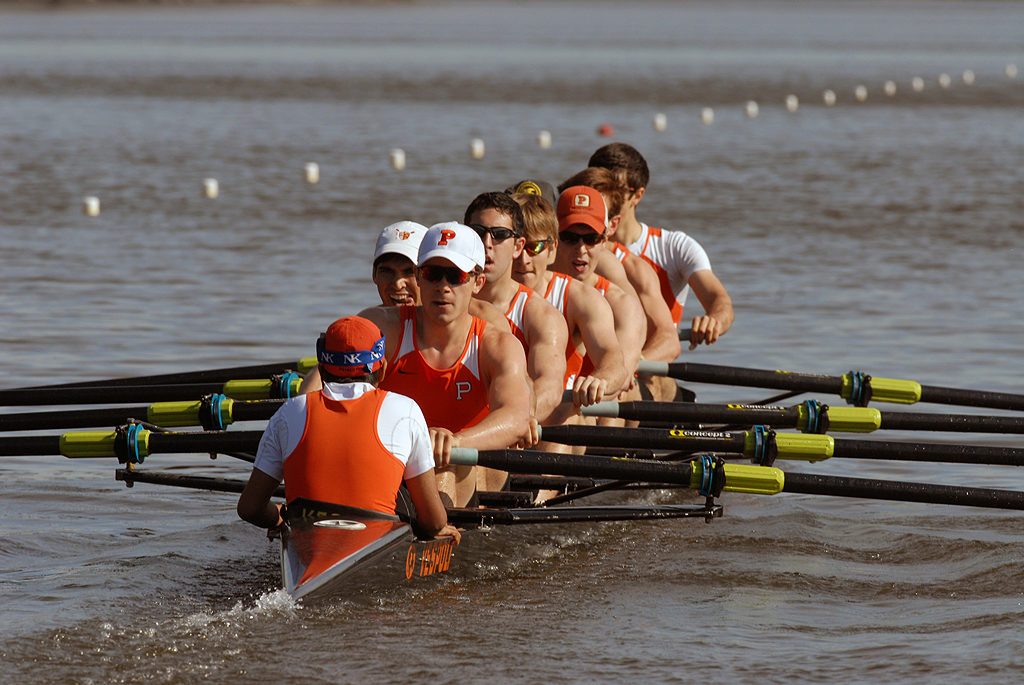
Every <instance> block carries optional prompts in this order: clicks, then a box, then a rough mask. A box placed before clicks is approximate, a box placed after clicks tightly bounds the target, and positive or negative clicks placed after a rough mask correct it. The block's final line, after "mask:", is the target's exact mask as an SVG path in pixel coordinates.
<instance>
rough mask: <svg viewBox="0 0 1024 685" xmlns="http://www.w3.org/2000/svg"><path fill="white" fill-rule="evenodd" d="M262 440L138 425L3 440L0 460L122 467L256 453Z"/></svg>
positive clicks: (253, 434)
mask: <svg viewBox="0 0 1024 685" xmlns="http://www.w3.org/2000/svg"><path fill="white" fill-rule="evenodd" d="M261 437H263V431H233V432H231V433H228V432H223V431H217V432H202V433H199V432H195V433H175V432H157V431H151V430H148V429H145V428H143V427H142V426H139V425H137V424H128V425H126V426H121V427H119V428H117V429H115V430H112V431H74V432H70V433H64V434H63V435H41V436H24V437H22V436H12V437H6V438H0V457H15V456H25V457H27V456H45V455H63V456H65V457H67V458H69V459H92V458H96V457H117V460H118V461H119V462H121V463H122V464H140V463H142V462H143V461H145V459H146V457H148V456H150V455H151V454H179V453H182V454H186V453H193V452H194V453H218V454H229V453H231V452H255V451H256V449H257V447H259V443H260V438H261Z"/></svg>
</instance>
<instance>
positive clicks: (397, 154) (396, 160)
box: [391, 147, 405, 171]
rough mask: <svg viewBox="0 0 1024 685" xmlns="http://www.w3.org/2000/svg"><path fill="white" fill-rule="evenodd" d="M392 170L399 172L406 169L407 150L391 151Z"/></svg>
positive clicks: (398, 148) (397, 148) (396, 149)
mask: <svg viewBox="0 0 1024 685" xmlns="http://www.w3.org/2000/svg"><path fill="white" fill-rule="evenodd" d="M391 168H392V169H395V170H397V171H401V170H402V169H404V168H405V150H403V149H402V148H400V147H396V148H392V149H391Z"/></svg>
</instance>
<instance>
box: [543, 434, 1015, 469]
mask: <svg viewBox="0 0 1024 685" xmlns="http://www.w3.org/2000/svg"><path fill="white" fill-rule="evenodd" d="M541 438H542V439H543V440H547V441H549V442H558V443H561V444H563V445H602V446H604V447H629V448H638V447H640V448H643V447H646V448H649V449H670V450H680V451H685V452H690V453H691V454H693V453H696V452H705V451H713V452H729V453H735V454H742V455H743V456H745V457H747V458H749V459H752V460H754V461H756V462H757V463H760V464H771V463H772V462H773V461H774V460H775V459H776V458H778V459H797V460H801V461H823V460H825V459H828V458H829V457H844V458H852V459H896V460H903V461H936V462H950V463H957V464H997V465H1002V466H1024V449H1021V448H1015V447H990V446H988V445H950V444H943V443H930V442H893V441H881V440H848V439H843V438H833V437H832V436H831V435H807V434H802V433H776V432H775V431H773V430H770V429H765V428H764V427H763V426H755V427H754V430H752V431H742V432H736V433H719V432H715V431H689V430H680V429H676V428H673V429H667V428H613V427H607V426H545V427H544V428H542V429H541Z"/></svg>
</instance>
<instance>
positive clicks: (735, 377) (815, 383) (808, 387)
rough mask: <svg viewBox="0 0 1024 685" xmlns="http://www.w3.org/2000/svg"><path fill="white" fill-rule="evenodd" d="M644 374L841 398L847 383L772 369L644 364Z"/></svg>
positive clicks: (693, 364) (835, 377) (675, 363)
mask: <svg viewBox="0 0 1024 685" xmlns="http://www.w3.org/2000/svg"><path fill="white" fill-rule="evenodd" d="M640 371H642V372H647V373H654V374H659V375H663V376H669V377H671V378H675V379H678V380H681V381H691V382H694V383H717V384H721V385H736V386H741V387H754V388H776V389H778V390H799V391H801V392H815V393H825V394H830V395H839V394H840V393H841V392H842V389H843V379H842V378H841V377H839V376H824V375H821V374H810V373H789V372H788V371H770V370H768V369H746V368H741V367H734V366H720V365H717V364H697V363H693V362H673V363H663V362H640Z"/></svg>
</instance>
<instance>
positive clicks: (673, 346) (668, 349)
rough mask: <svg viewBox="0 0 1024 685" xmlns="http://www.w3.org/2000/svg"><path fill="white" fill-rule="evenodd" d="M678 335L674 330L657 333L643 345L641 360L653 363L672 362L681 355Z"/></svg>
mask: <svg viewBox="0 0 1024 685" xmlns="http://www.w3.org/2000/svg"><path fill="white" fill-rule="evenodd" d="M682 351H683V350H682V346H681V345H680V344H679V334H678V333H677V331H676V329H675V328H672V329H671V330H669V331H660V330H659V331H658V333H657V335H655V336H653V337H651V338H650V339H649V340H648V341H647V344H646V345H644V349H643V352H642V355H641V356H642V358H643V359H646V360H647V361H653V362H673V361H675V360H676V359H677V358H678V357H679V355H680V354H681V353H682Z"/></svg>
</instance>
